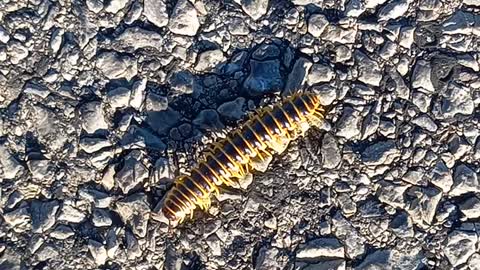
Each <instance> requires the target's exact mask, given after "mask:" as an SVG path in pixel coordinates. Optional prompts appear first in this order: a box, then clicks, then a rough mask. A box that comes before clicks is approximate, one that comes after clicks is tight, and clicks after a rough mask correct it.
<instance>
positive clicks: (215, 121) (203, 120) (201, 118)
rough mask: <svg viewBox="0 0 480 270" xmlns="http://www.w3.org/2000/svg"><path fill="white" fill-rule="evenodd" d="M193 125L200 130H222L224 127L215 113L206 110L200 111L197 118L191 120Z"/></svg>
mask: <svg viewBox="0 0 480 270" xmlns="http://www.w3.org/2000/svg"><path fill="white" fill-rule="evenodd" d="M193 124H194V125H196V126H198V127H200V128H202V129H218V130H220V129H223V128H224V125H223V123H222V122H221V121H220V117H219V116H218V113H217V111H215V110H212V109H206V110H203V111H201V112H200V113H199V114H198V116H197V117H196V118H195V119H193Z"/></svg>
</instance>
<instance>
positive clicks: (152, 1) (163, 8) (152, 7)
mask: <svg viewBox="0 0 480 270" xmlns="http://www.w3.org/2000/svg"><path fill="white" fill-rule="evenodd" d="M143 14H144V15H145V17H146V18H147V20H148V21H150V22H151V23H153V24H154V25H155V26H157V27H160V28H161V27H164V26H166V25H167V24H168V15H167V5H165V1H164V0H145V1H144V2H143Z"/></svg>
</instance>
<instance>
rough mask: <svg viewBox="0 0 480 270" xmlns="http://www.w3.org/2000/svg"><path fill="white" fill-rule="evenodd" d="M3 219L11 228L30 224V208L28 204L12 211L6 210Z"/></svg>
mask: <svg viewBox="0 0 480 270" xmlns="http://www.w3.org/2000/svg"><path fill="white" fill-rule="evenodd" d="M3 220H4V221H5V223H6V224H8V226H10V227H11V228H15V227H21V228H24V227H27V226H28V225H29V224H30V220H31V218H30V214H29V208H28V207H27V206H22V207H19V208H17V209H15V210H12V211H10V212H5V213H4V214H3Z"/></svg>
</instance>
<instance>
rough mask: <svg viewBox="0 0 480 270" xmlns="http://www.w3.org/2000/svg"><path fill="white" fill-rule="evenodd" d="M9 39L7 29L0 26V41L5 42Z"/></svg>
mask: <svg viewBox="0 0 480 270" xmlns="http://www.w3.org/2000/svg"><path fill="white" fill-rule="evenodd" d="M9 40H10V35H9V34H8V32H7V30H6V29H5V28H3V27H2V26H0V42H2V43H4V44H7V43H8V41H9Z"/></svg>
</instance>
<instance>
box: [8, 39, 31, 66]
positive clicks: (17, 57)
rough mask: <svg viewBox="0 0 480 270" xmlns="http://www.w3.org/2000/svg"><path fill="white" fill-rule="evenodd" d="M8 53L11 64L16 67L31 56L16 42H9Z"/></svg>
mask: <svg viewBox="0 0 480 270" xmlns="http://www.w3.org/2000/svg"><path fill="white" fill-rule="evenodd" d="M7 53H8V55H9V56H10V62H11V63H12V64H14V65H17V64H18V63H20V61H22V60H23V59H25V58H27V56H28V55H29V51H28V49H27V48H26V47H25V46H23V44H21V43H20V42H18V41H15V40H12V41H10V42H9V46H8V50H7Z"/></svg>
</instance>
